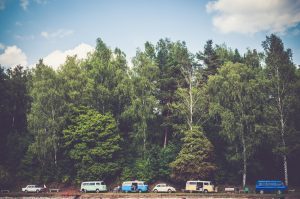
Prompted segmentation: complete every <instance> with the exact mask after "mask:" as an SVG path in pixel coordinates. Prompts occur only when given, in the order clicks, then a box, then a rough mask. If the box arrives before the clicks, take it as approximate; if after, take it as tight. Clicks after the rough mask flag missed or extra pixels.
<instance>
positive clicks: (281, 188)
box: [255, 180, 288, 194]
mask: <svg viewBox="0 0 300 199" xmlns="http://www.w3.org/2000/svg"><path fill="white" fill-rule="evenodd" d="M287 189H288V187H287V186H285V185H284V183H283V182H282V181H280V180H258V181H256V185H255V191H256V193H260V194H264V193H274V192H275V193H277V194H282V193H284V192H286V190H287Z"/></svg>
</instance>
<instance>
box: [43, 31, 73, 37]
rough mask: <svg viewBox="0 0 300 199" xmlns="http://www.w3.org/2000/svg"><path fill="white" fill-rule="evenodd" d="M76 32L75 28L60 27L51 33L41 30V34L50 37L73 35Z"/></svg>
mask: <svg viewBox="0 0 300 199" xmlns="http://www.w3.org/2000/svg"><path fill="white" fill-rule="evenodd" d="M73 33H74V31H73V30H66V29H58V30H57V31H55V32H52V33H49V32H46V31H43V32H41V36H42V37H44V38H46V39H50V38H60V39H61V38H64V37H66V36H69V35H72V34H73Z"/></svg>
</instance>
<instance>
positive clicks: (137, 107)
mask: <svg viewBox="0 0 300 199" xmlns="http://www.w3.org/2000/svg"><path fill="white" fill-rule="evenodd" d="M133 65H134V66H133V74H132V81H133V86H134V92H133V93H132V94H133V95H132V96H131V105H130V106H129V107H128V109H127V110H126V112H127V114H129V115H130V117H131V118H132V122H134V124H133V127H134V131H135V132H136V133H135V134H134V137H135V138H136V144H137V143H140V141H139V140H142V146H143V147H142V150H141V151H143V154H144V153H145V151H146V144H147V138H148V137H149V135H148V134H149V132H148V131H149V130H148V129H149V127H148V125H149V122H150V120H152V119H154V118H155V117H156V114H157V112H158V111H157V110H158V105H159V104H158V100H157V99H156V97H155V94H156V91H157V81H156V76H157V74H158V67H157V65H156V64H155V62H154V60H153V59H151V58H149V57H148V56H147V55H146V54H145V53H142V52H140V51H138V52H137V55H136V57H135V58H134V59H133ZM136 147H137V148H139V146H136Z"/></svg>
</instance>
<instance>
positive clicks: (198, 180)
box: [186, 180, 211, 182]
mask: <svg viewBox="0 0 300 199" xmlns="http://www.w3.org/2000/svg"><path fill="white" fill-rule="evenodd" d="M186 182H211V181H203V180H189V181H186Z"/></svg>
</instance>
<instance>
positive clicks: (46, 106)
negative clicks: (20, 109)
mask: <svg viewBox="0 0 300 199" xmlns="http://www.w3.org/2000/svg"><path fill="white" fill-rule="evenodd" d="M61 85H62V84H61V81H60V79H59V78H58V75H57V73H56V71H54V70H53V69H52V68H51V67H49V66H46V65H44V63H43V61H42V60H40V62H39V63H38V64H37V65H36V68H34V69H33V72H32V82H31V87H30V96H31V98H32V104H31V109H30V112H29V114H28V125H29V130H30V132H31V134H32V135H33V137H34V141H33V143H31V145H30V146H29V149H28V150H29V151H28V153H32V154H33V155H34V156H32V157H35V158H37V160H38V162H39V164H40V168H41V175H42V176H40V177H43V178H44V179H48V177H50V176H51V177H57V175H58V173H57V170H58V169H57V167H58V152H59V143H60V133H61V131H62V128H63V124H64V111H65V102H64V100H63V99H64V98H63V95H64V93H62V92H61V91H62V89H61ZM49 172H50V173H49ZM51 177H50V178H51Z"/></svg>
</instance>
